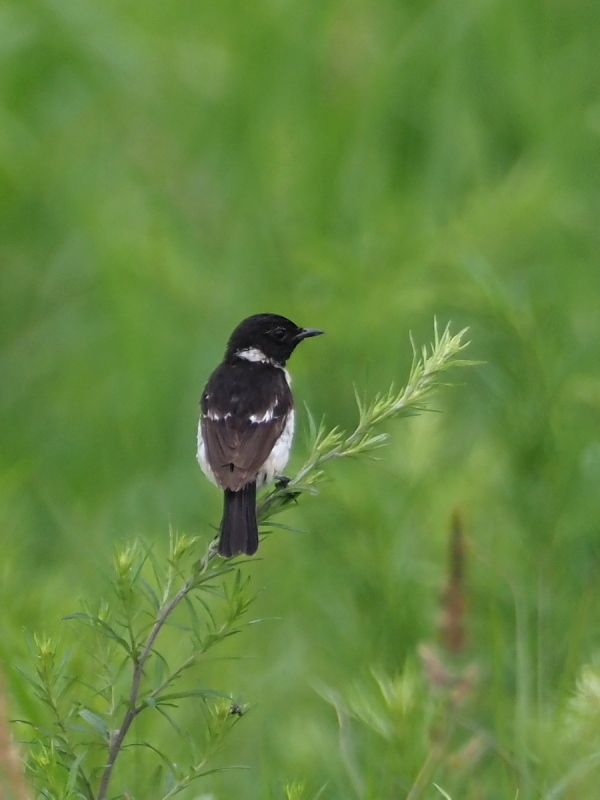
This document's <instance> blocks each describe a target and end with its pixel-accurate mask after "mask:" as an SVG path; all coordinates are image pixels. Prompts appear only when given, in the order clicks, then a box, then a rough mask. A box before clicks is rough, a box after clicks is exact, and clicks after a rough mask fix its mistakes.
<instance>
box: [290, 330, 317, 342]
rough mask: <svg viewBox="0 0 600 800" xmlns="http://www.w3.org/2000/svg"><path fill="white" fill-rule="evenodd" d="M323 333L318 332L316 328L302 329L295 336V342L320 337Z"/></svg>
mask: <svg viewBox="0 0 600 800" xmlns="http://www.w3.org/2000/svg"><path fill="white" fill-rule="evenodd" d="M322 333H325V331H320V330H319V329H318V328H302V330H301V331H300V332H299V333H297V334H296V335H295V337H294V338H295V340H296V341H297V342H301V341H302V339H309V338H310V337H311V336H320V335H321V334H322Z"/></svg>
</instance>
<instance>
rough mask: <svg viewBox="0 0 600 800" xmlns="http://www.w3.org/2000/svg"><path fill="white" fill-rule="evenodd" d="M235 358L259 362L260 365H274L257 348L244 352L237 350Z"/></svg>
mask: <svg viewBox="0 0 600 800" xmlns="http://www.w3.org/2000/svg"><path fill="white" fill-rule="evenodd" d="M236 356H237V357H238V358H243V359H244V361H260V362H261V363H262V364H274V362H273V361H271V359H270V358H267V356H266V355H265V354H264V353H263V351H262V350H259V349H258V347H247V348H246V349H245V350H238V351H237V353H236Z"/></svg>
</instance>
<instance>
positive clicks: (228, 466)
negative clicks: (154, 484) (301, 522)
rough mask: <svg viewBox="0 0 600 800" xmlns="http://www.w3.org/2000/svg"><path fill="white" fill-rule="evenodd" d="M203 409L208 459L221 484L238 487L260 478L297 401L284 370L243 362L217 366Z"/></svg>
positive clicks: (234, 488)
mask: <svg viewBox="0 0 600 800" xmlns="http://www.w3.org/2000/svg"><path fill="white" fill-rule="evenodd" d="M257 368H258V369H257ZM201 407H202V440H203V442H204V447H205V453H206V459H207V461H208V463H209V465H210V468H211V470H212V472H213V474H214V476H215V479H216V481H217V483H218V484H219V485H220V486H221V487H222V488H223V489H231V490H232V491H238V490H239V489H241V488H242V486H245V485H246V484H247V483H250V482H252V481H254V480H255V479H256V477H257V474H258V473H259V471H260V469H261V467H262V466H263V464H264V463H265V461H266V460H267V458H268V457H269V455H270V453H271V450H272V449H273V446H274V445H275V443H276V441H277V440H278V439H279V437H280V436H281V434H282V432H283V430H284V428H285V424H286V422H287V418H288V414H289V412H290V411H291V409H292V408H293V399H292V393H291V391H290V388H289V386H288V383H287V380H286V377H285V373H284V372H283V370H281V369H278V368H277V367H273V366H271V365H268V364H265V365H262V364H261V365H259V364H257V363H256V362H254V363H251V364H246V363H244V362H242V363H240V364H234V365H232V364H222V365H221V366H220V367H218V368H217V369H216V370H215V372H214V373H213V374H212V375H211V377H210V379H209V381H208V383H207V385H206V389H205V390H204V394H203V395H202V400H201Z"/></svg>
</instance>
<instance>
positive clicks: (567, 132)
mask: <svg viewBox="0 0 600 800" xmlns="http://www.w3.org/2000/svg"><path fill="white" fill-rule="evenodd" d="M599 40H600V6H599V5H598V4H597V3H592V2H589V1H588V0H575V1H574V2H572V3H558V2H550V3H546V4H544V5H542V4H540V3H535V2H533V0H519V2H517V0H506V2H502V3H500V2H488V3H484V2H479V1H478V0H462V2H460V3H458V4H457V3H450V2H440V1H439V0H438V1H437V2H426V3H414V2H410V0H401V2H391V1H390V0H350V1H349V2H341V0H323V1H322V2H303V3H300V2H291V1H290V0H257V2H253V3H246V4H241V3H231V2H227V0H224V2H219V3H217V2H212V0H209V1H208V2H206V3H197V2H191V1H190V0H173V2H169V3H162V4H158V3H145V4H142V3H139V2H138V3H132V2H130V0H119V2H116V1H115V0H104V2H97V0H96V2H90V0H84V1H83V2H82V1H81V0H18V2H17V1H16V0H14V2H11V0H5V2H4V3H3V4H2V5H1V6H0V115H1V124H0V530H1V534H2V565H1V571H2V581H1V589H0V592H1V594H0V601H1V603H2V607H3V609H4V620H5V624H4V626H3V637H2V643H1V645H0V655H2V657H3V659H4V662H5V667H4V671H5V673H6V681H7V683H8V685H9V688H10V690H11V694H12V705H13V713H14V714H15V716H31V715H32V714H34V713H35V711H34V708H33V707H32V702H31V698H30V695H29V690H28V687H27V685H26V683H25V682H24V681H22V680H21V679H20V678H19V676H18V674H16V673H14V672H13V671H12V669H11V666H12V665H14V664H22V663H24V662H25V661H26V660H27V658H28V656H27V654H26V637H25V636H24V634H23V628H26V629H28V630H44V631H47V632H48V634H49V635H54V634H55V633H56V631H58V630H60V624H59V618H60V616H61V615H62V614H68V613H70V612H73V611H76V610H77V609H78V607H79V598H84V599H86V600H88V601H90V600H91V599H93V598H95V597H96V596H97V594H98V593H99V592H100V591H101V588H100V587H102V586H103V585H104V577H103V575H104V573H106V572H107V571H108V567H107V564H108V563H109V561H110V552H111V548H112V546H113V544H114V542H115V540H116V541H118V542H128V541H131V540H132V539H133V538H134V537H135V536H138V535H141V536H142V537H143V538H144V540H145V541H146V542H148V543H152V545H153V548H154V552H155V553H156V554H157V556H159V555H161V554H162V555H163V556H164V555H165V554H166V552H167V550H168V529H169V526H171V527H172V528H174V529H175V530H178V531H186V532H187V533H189V534H191V535H196V534H198V535H200V536H205V537H206V538H207V539H208V538H209V537H210V536H211V533H212V528H211V526H212V525H214V524H215V523H216V522H217V521H218V517H219V512H220V498H219V496H218V493H217V492H216V491H215V490H214V487H211V486H210V485H209V484H208V483H207V482H205V481H204V480H203V478H202V477H201V475H200V473H199V470H198V468H197V466H196V464H195V462H194V439H195V424H196V416H197V399H198V397H199V394H200V390H201V387H202V385H203V383H204V381H205V379H206V377H207V375H208V374H209V372H210V370H211V369H212V368H213V366H214V365H215V364H216V363H217V361H218V359H219V358H220V355H221V352H222V349H223V347H224V343H225V339H226V337H227V335H228V333H229V332H230V330H231V329H232V328H233V326H234V325H235V324H236V323H237V322H238V321H239V320H240V319H241V318H242V317H243V316H245V315H247V314H250V313H254V312H256V311H263V310H267V311H276V312H278V313H283V314H286V315H288V316H290V317H291V318H292V319H294V320H296V321H297V322H299V323H300V324H304V325H314V326H318V327H321V328H323V329H325V330H326V332H327V336H326V337H322V338H320V339H318V340H315V341H314V342H311V343H310V344H307V345H306V347H305V348H304V349H303V350H302V351H299V352H298V353H297V354H296V355H295V356H294V358H293V360H292V362H291V365H290V366H291V370H292V373H293V375H294V389H295V392H296V396H297V399H298V404H299V406H301V405H302V403H303V402H304V401H305V402H306V403H307V404H308V406H309V408H310V409H311V411H312V413H313V415H314V416H315V417H316V418H319V417H320V416H321V415H322V414H324V415H325V416H326V419H327V421H328V423H329V424H330V425H332V426H333V425H335V424H339V425H340V426H341V427H342V428H344V429H351V428H352V426H353V424H354V423H355V421H356V411H355V401H354V386H356V387H357V389H358V391H359V393H361V394H362V392H363V391H365V392H366V393H367V396H368V397H369V396H372V395H374V394H375V393H376V392H377V391H381V390H384V389H385V388H386V387H387V386H388V385H389V384H390V382H391V381H392V380H395V381H396V382H397V385H400V384H401V383H402V382H403V381H404V380H405V378H406V375H407V373H408V370H409V366H410V360H411V357H412V353H411V349H410V342H409V338H408V332H409V330H412V331H413V333H414V336H415V339H416V341H418V342H421V341H428V339H429V332H430V329H431V321H432V318H433V316H434V315H437V317H438V319H439V321H440V324H441V325H442V326H443V325H444V324H445V323H446V321H448V320H450V319H451V320H452V321H453V323H454V325H455V326H456V329H457V330H458V329H459V328H462V327H464V326H467V325H468V326H469V327H470V334H469V336H470V338H471V340H472V342H473V345H472V347H471V348H470V351H469V353H468V357H470V358H475V359H480V360H481V361H483V362H485V363H484V364H482V365H481V366H479V367H477V368H474V369H472V370H470V371H466V372H469V373H470V374H464V375H463V377H462V380H463V381H464V383H463V384H462V385H461V386H459V387H455V388H453V389H451V390H448V391H446V392H444V393H443V394H442V395H441V396H438V397H439V400H438V402H437V407H438V409H439V410H440V411H442V412H443V413H440V414H427V415H425V416H422V417H419V418H416V419H408V420H403V421H399V422H396V423H394V424H393V425H390V428H389V430H390V433H391V444H390V446H389V447H388V448H387V449H385V450H382V451H381V452H380V453H378V454H377V455H378V457H380V459H381V460H379V461H376V462H373V463H372V464H371V465H365V464H364V463H362V464H354V463H351V462H349V463H344V464H342V463H340V464H339V465H333V467H332V471H331V477H332V478H333V480H332V481H331V483H329V484H326V485H324V486H323V487H322V488H321V494H320V495H319V497H317V498H314V499H313V498H303V501H302V503H301V504H299V505H298V507H297V508H295V509H293V510H292V511H290V513H289V515H288V517H287V518H286V519H285V520H284V521H285V522H286V523H289V525H290V526H291V527H294V528H300V529H302V530H303V531H305V532H304V533H292V532H289V531H284V530H278V531H277V532H274V533H273V534H272V535H270V536H269V537H268V539H267V540H266V542H265V543H264V544H263V545H262V546H261V550H260V554H259V555H260V558H259V559H257V560H256V561H255V563H252V564H251V565H250V566H248V568H247V570H248V574H250V575H251V577H252V581H253V585H254V587H255V588H256V589H258V588H259V587H260V588H262V587H264V588H263V590H262V593H261V595H260V598H259V600H258V601H257V607H258V609H259V610H258V613H257V616H260V617H263V618H266V617H269V618H272V621H270V622H263V623H262V624H261V625H258V626H253V627H252V629H251V631H247V632H245V633H243V634H241V635H240V636H239V637H236V638H235V640H232V642H231V644H230V654H231V655H235V656H236V657H239V656H240V655H241V656H243V660H241V661H240V660H235V661H233V660H232V661H226V662H219V663H218V664H211V663H207V665H206V685H207V686H212V687H214V688H216V689H219V690H222V691H224V692H226V693H233V694H234V695H236V696H239V698H240V702H244V703H246V702H247V703H249V705H250V706H251V711H249V712H248V714H246V715H245V716H244V719H243V720H241V721H240V724H239V725H236V729H235V733H234V736H233V740H232V743H231V744H230V749H229V750H228V751H227V752H226V753H224V754H223V760H224V763H225V762H227V763H237V764H248V765H250V766H251V767H252V769H251V770H249V771H248V770H245V771H243V772H231V773H222V774H219V775H217V776H215V777H214V778H207V779H206V781H207V782H206V784H205V786H203V787H202V789H201V790H199V791H202V792H206V793H211V792H212V794H213V795H214V796H215V797H217V798H229V797H235V796H243V797H245V798H249V800H252V799H253V798H257V799H258V798H261V799H262V798H271V797H273V798H277V799H278V800H279V798H281V797H285V796H286V794H287V796H288V797H300V796H302V797H305V798H312V797H314V796H315V795H316V794H317V792H318V791H319V790H320V789H321V787H323V786H325V788H324V789H323V792H322V794H321V797H323V798H336V799H337V798H344V800H345V798H348V797H352V796H354V794H356V792H359V793H360V792H361V791H364V793H365V794H364V796H365V797H380V796H389V795H390V794H392V793H395V794H396V795H398V796H402V793H403V792H404V794H407V793H408V791H410V787H411V786H413V785H414V782H415V780H416V779H417V775H418V774H419V772H420V770H421V768H422V765H423V760H424V758H426V756H427V753H428V752H430V749H429V748H430V739H428V738H427V737H428V736H430V735H431V727H430V726H429V724H428V719H418V720H417V717H419V714H418V711H419V710H420V709H422V713H423V715H425V714H428V713H432V712H430V710H428V709H429V706H428V705H427V702H425V701H423V702H421V701H420V700H419V698H422V697H423V696H424V694H423V693H425V695H427V697H429V695H428V694H427V692H428V689H427V684H426V682H425V683H423V682H421V683H420V682H419V681H422V680H424V679H422V678H419V667H418V666H417V663H418V662H417V655H416V653H417V651H418V648H419V644H420V643H422V642H424V641H430V640H431V639H432V637H433V636H434V632H435V629H436V614H437V613H438V596H439V593H440V591H441V587H442V586H443V585H444V582H445V576H444V571H445V552H446V538H447V532H448V528H449V520H450V517H451V514H452V512H453V509H455V508H460V509H461V515H462V519H463V521H464V527H465V532H466V536H467V539H468V548H467V550H468V555H467V564H468V571H467V579H466V587H465V592H466V598H467V600H466V603H467V606H466V608H467V610H466V614H467V617H466V625H467V644H466V650H465V652H464V655H463V657H464V658H465V659H468V661H469V663H470V662H473V663H477V665H478V669H479V672H480V683H479V686H478V689H477V692H476V693H474V696H473V697H472V699H471V701H470V702H471V703H472V705H471V706H470V708H469V714H470V717H471V718H473V719H476V720H477V725H478V726H480V730H482V731H484V732H485V735H490V736H493V741H494V747H492V748H491V749H490V750H486V753H485V755H484V756H483V757H482V758H481V759H479V760H477V759H475V760H473V761H472V762H468V765H467V768H465V769H462V770H461V769H459V768H458V767H456V768H454V771H453V768H451V766H450V767H446V766H445V767H443V770H445V771H443V773H442V774H441V777H440V775H437V774H433V775H431V778H430V782H429V783H428V784H427V785H426V787H425V788H424V790H423V791H424V794H423V796H424V797H426V798H434V797H439V796H442V795H440V793H439V791H438V790H437V789H435V787H434V786H433V782H436V783H438V785H439V786H440V788H441V789H442V790H443V791H445V792H447V793H448V794H450V796H452V797H453V798H455V799H456V798H458V797H460V798H465V797H467V798H480V797H481V798H483V797H485V798H486V800H487V798H494V799H495V798H511V800H512V798H514V796H515V791H516V786H517V785H518V787H519V791H520V793H519V800H524V799H526V798H530V797H534V796H538V795H539V794H541V795H542V796H544V797H546V800H559V798H564V797H569V796H571V797H575V796H576V797H577V798H578V800H581V799H583V800H587V798H590V800H592V799H594V800H595V797H596V796H597V788H596V787H597V783H598V774H597V768H598V759H597V753H598V745H597V743H598V741H599V739H598V737H599V736H600V720H599V718H598V716H597V714H596V713H595V712H594V703H595V700H594V697H595V695H594V691H593V687H594V685H595V684H594V680H593V676H594V675H596V673H597V667H596V666H594V665H595V664H596V662H595V660H594V653H595V651H596V650H597V649H598V646H599V634H598V630H597V627H598V626H597V607H598V605H597V604H598V571H599V569H600V550H599V545H598V542H599V541H600V539H599V530H598V529H599V527H600V523H599V520H600V434H599V431H600V373H599V367H598V364H599V363H600V360H599V358H598V350H599V345H598V343H599V341H600V314H599V313H598V298H599V297H600V269H599V264H600V225H599V219H598V217H599V214H598V209H599V208H600V192H599V189H598V187H599V186H600V156H599V145H600V97H599V94H598V88H597V75H598V73H599V71H600V63H599V62H600V50H599V48H598V41H599ZM300 417H301V419H300V430H299V434H298V437H297V441H296V455H295V456H294V459H295V463H296V465H298V464H300V463H302V457H303V456H304V455H306V452H307V442H306V434H307V431H308V425H307V418H306V416H304V417H302V413H300ZM292 466H293V465H292ZM63 624H64V623H63ZM74 658H75V660H76V654H74ZM411 665H412V666H411ZM373 676H376V678H374V677H373ZM406 676H408V677H406ZM398 682H399V683H400V685H401V686H405V687H406V686H409V687H414V693H413V694H412V695H411V697H413V698H417V699H416V700H415V702H416V706H410V709H409V711H407V712H406V713H405V714H404V716H403V715H401V714H400V715H398V714H397V713H396V711H394V710H393V709H394V704H393V703H392V704H391V706H390V705H389V703H388V701H385V702H384V703H383V706H382V708H381V709H380V710H379V711H378V710H377V709H378V704H379V705H381V702H382V701H381V700H380V697H381V696H383V695H382V694H381V691H382V690H381V688H380V687H381V686H388V684H389V685H391V686H396V684H397V683H398ZM323 687H327V691H329V692H330V693H331V692H334V693H336V694H335V697H339V698H341V699H340V703H339V704H338V706H339V709H342V708H345V709H347V711H348V716H344V714H340V713H336V707H335V706H334V705H332V704H331V698H332V696H333V695H331V694H329V695H327V697H328V698H329V701H327V699H326V697H325V695H326V690H325V689H324V688H323ZM378 687H379V688H378ZM407 691H408V690H407ZM377 692H379V697H378V696H377ZM392 694H393V692H392ZM357 695H358V697H359V699H358V700H357ZM361 698H362V699H361ZM369 698H371V701H369V702H367V701H368V700H369ZM386 703H387V706H386ZM365 704H367V705H369V706H370V707H371V710H372V719H371V723H372V724H371V725H370V727H369V725H368V724H367V722H366V721H365V715H366V712H364V708H365ZM584 706H585V708H583V707H584ZM390 708H392V711H390ZM413 708H416V709H417V711H413V710H412V709H413ZM357 709H363V711H361V713H362V717H361V716H360V714H358V712H357ZM189 713H190V714H193V713H194V711H193V709H190V712H189ZM390 714H391V717H393V719H392V721H391V722H390ZM413 714H414V716H411V715H413ZM434 716H435V715H434ZM373 719H375V720H377V719H379V720H384V722H385V720H387V724H388V727H386V725H385V724H384V722H382V723H381V724H383V725H384V729H385V730H388V731H389V730H393V736H392V738H391V739H388V741H392V742H396V743H397V742H405V743H408V744H407V746H406V747H400V746H398V747H396V746H395V745H394V746H390V747H389V748H388V749H387V750H386V751H385V753H383V752H382V750H381V745H380V739H378V738H377V737H379V736H380V733H378V732H377V730H374V729H373V725H375V727H377V724H379V723H373ZM398 720H400V722H398ZM403 720H404V721H405V722H403ZM416 721H418V722H419V726H418V727H415V728H414V731H415V734H414V737H413V738H411V736H410V732H409V731H407V730H406V729H405V728H402V727H400V728H398V727H397V723H398V724H399V725H403V724H409V723H410V724H411V725H413V724H414V725H416ZM338 723H340V724H341V725H342V727H341V728H340V727H339V726H338ZM392 723H393V724H392ZM389 725H391V726H392V727H389ZM558 729H560V730H561V731H566V733H565V734H564V736H565V737H566V738H560V739H559V738H557V730H558ZM348 732H349V733H351V734H352V735H351V736H347V737H346V738H344V737H345V736H346V734H347V733H348ZM342 734H343V735H342ZM390 735H391V734H390ZM164 736H165V737H169V736H171V734H170V733H169V732H168V731H165V733H164ZM394 737H396V738H394ZM348 742H350V744H348ZM348 748H350V749H348ZM494 748H495V749H494ZM379 753H381V762H380V764H377V763H376V762H377V755H378V754H379ZM499 753H500V754H502V756H500V755H498V754H499ZM494 754H495V755H494ZM503 757H505V758H504V760H503ZM365 763H366V764H370V765H371V767H372V769H371V771H370V772H368V771H367V772H365ZM506 763H509V764H510V766H508V767H505V766H503V765H504V764H506ZM349 765H350V767H349ZM378 767H380V769H378ZM384 768H385V770H384ZM440 769H442V767H440ZM594 770H596V772H595V773H594ZM384 771H385V774H382V773H383V772H384ZM356 774H359V775H360V781H362V783H359V784H357V783H356ZM353 775H354V777H353ZM515 775H518V778H515ZM135 781H136V776H135V772H132V786H131V792H132V796H134V797H135V796H136V795H135V785H136V783H135ZM286 787H287V788H286ZM301 793H303V794H301ZM536 793H537V794H536ZM190 797H191V795H190ZM144 800H145V799H144Z"/></svg>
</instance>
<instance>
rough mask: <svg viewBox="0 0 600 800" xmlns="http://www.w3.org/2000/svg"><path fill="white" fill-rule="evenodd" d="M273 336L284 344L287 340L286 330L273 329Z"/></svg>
mask: <svg viewBox="0 0 600 800" xmlns="http://www.w3.org/2000/svg"><path fill="white" fill-rule="evenodd" d="M271 336H272V337H273V339H276V340H277V341H278V342H282V341H283V340H284V339H285V336H286V330H285V328H273V330H272V331H271Z"/></svg>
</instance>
